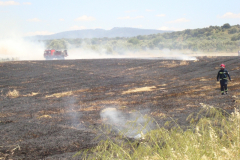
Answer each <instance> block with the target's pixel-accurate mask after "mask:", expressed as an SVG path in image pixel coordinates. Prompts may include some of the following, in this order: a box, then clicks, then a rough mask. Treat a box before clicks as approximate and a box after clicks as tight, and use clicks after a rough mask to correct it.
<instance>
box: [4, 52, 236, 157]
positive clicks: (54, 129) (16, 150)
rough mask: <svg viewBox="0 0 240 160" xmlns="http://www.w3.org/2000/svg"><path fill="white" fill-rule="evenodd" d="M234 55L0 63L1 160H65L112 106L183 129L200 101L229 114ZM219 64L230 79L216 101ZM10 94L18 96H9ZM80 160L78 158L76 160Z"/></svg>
mask: <svg viewBox="0 0 240 160" xmlns="http://www.w3.org/2000/svg"><path fill="white" fill-rule="evenodd" d="M239 61H240V57H200V58H199V60H198V61H180V60H179V61H178V60H161V59H151V60H146V59H145V60H144V59H104V60H68V61H19V62H5V63H0V68H1V70H0V89H1V97H0V111H1V112H0V157H1V158H3V159H9V158H13V159H64V158H66V159H71V157H72V155H74V154H75V153H76V152H77V151H79V150H81V149H86V148H91V147H94V146H96V144H97V143H98V142H99V141H100V140H102V139H104V138H105V137H104V136H102V137H100V138H99V139H94V138H95V137H96V136H98V131H97V130H95V129H93V128H97V127H98V126H101V125H102V124H103V120H102V119H101V117H100V112H101V111H102V110H103V109H105V108H107V107H114V108H117V109H118V110H121V111H122V112H123V113H126V114H131V113H132V112H134V111H139V112H143V114H148V115H149V116H151V117H153V118H155V119H156V120H157V122H158V123H159V124H160V126H163V125H164V123H165V122H166V121H168V120H169V117H172V118H173V119H175V120H176V121H177V122H178V124H180V125H181V126H186V125H188V124H189V122H188V121H186V118H187V116H188V115H189V114H191V113H193V112H197V111H199V109H200V108H201V105H200V103H204V104H208V105H213V106H216V107H220V108H223V109H225V110H227V111H229V112H231V111H232V110H233V108H234V106H236V105H238V103H239V99H240V98H239V97H240V63H239ZM221 63H225V64H226V67H227V69H228V71H229V72H230V75H231V77H232V79H233V81H232V82H230V83H229V85H228V86H229V94H228V95H224V96H222V95H220V90H219V83H217V82H216V75H217V72H218V70H219V64H221ZM13 90H16V91H18V92H19V95H18V96H16V97H11V96H9V94H8V93H9V91H13ZM76 159H78V158H76Z"/></svg>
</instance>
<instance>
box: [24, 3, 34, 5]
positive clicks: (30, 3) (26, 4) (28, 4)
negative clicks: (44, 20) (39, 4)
mask: <svg viewBox="0 0 240 160" xmlns="http://www.w3.org/2000/svg"><path fill="white" fill-rule="evenodd" d="M23 4H24V5H31V4H32V3H31V2H23Z"/></svg>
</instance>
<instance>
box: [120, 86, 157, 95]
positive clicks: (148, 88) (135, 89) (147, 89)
mask: <svg viewBox="0 0 240 160" xmlns="http://www.w3.org/2000/svg"><path fill="white" fill-rule="evenodd" d="M154 89H156V87H155V86H151V87H141V88H134V89H130V90H127V91H124V92H122V94H129V93H134V92H150V91H153V90H154Z"/></svg>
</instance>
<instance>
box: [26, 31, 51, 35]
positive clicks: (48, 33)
mask: <svg viewBox="0 0 240 160" xmlns="http://www.w3.org/2000/svg"><path fill="white" fill-rule="evenodd" d="M51 34H54V33H53V32H49V31H36V32H28V33H26V36H36V35H51Z"/></svg>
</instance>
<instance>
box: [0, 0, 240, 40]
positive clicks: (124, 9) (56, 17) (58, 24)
mask: <svg viewBox="0 0 240 160" xmlns="http://www.w3.org/2000/svg"><path fill="white" fill-rule="evenodd" d="M224 23H229V24H230V25H236V24H240V0H13V1H0V37H1V36H2V37H3V36H6V35H14V34H19V35H24V36H26V35H29V36H30V35H46V34H53V33H59V32H63V31H69V30H79V29H96V28H101V29H106V30H109V29H112V28H114V27H133V28H142V29H160V30H184V29H194V28H203V27H209V26H210V25H213V26H215V25H218V26H222V25H223V24H224Z"/></svg>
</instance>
